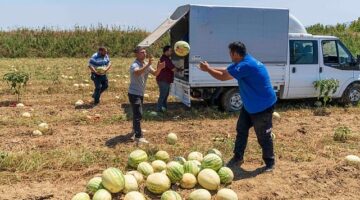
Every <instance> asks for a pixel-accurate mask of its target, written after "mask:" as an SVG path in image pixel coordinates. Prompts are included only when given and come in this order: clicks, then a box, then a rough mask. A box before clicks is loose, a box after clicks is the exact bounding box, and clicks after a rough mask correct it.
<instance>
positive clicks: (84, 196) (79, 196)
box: [71, 192, 90, 200]
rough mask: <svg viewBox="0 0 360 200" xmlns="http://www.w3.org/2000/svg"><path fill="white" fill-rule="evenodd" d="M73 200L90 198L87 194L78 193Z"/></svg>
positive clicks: (88, 199)
mask: <svg viewBox="0 0 360 200" xmlns="http://www.w3.org/2000/svg"><path fill="white" fill-rule="evenodd" d="M71 200H90V196H89V195H88V194H87V193H85V192H80V193H77V194H76V195H75V196H74V197H73V198H72V199H71Z"/></svg>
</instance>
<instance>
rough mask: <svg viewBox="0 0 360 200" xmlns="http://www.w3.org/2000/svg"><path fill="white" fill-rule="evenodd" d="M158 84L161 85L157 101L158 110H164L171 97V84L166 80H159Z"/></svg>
mask: <svg viewBox="0 0 360 200" xmlns="http://www.w3.org/2000/svg"><path fill="white" fill-rule="evenodd" d="M157 84H158V86H159V92H160V95H159V99H158V103H157V110H158V111H162V108H163V107H164V108H165V109H167V99H168V97H169V92H170V84H169V83H167V82H165V81H158V82H157Z"/></svg>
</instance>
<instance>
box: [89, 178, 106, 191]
mask: <svg viewBox="0 0 360 200" xmlns="http://www.w3.org/2000/svg"><path fill="white" fill-rule="evenodd" d="M101 181H102V179H101V177H94V178H92V179H90V181H89V182H88V184H87V185H86V192H87V193H89V194H94V193H95V192H96V191H98V190H99V189H103V188H104V187H103V186H102V185H101Z"/></svg>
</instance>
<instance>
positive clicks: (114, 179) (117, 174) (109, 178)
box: [101, 167, 125, 193]
mask: <svg viewBox="0 0 360 200" xmlns="http://www.w3.org/2000/svg"><path fill="white" fill-rule="evenodd" d="M101 178H102V182H101V184H102V185H103V186H104V188H105V189H107V190H109V191H110V192H111V193H118V192H120V191H122V190H123V189H124V187H125V178H124V175H123V173H122V172H121V170H120V169H118V168H114V167H111V168H108V169H106V170H104V172H103V173H102V176H101Z"/></svg>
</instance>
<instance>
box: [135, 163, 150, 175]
mask: <svg viewBox="0 0 360 200" xmlns="http://www.w3.org/2000/svg"><path fill="white" fill-rule="evenodd" d="M137 171H138V172H140V173H141V174H142V175H144V176H145V177H148V176H149V175H150V174H152V173H154V169H153V168H152V166H151V165H150V164H149V163H147V162H142V163H140V164H139V165H138V167H137Z"/></svg>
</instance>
